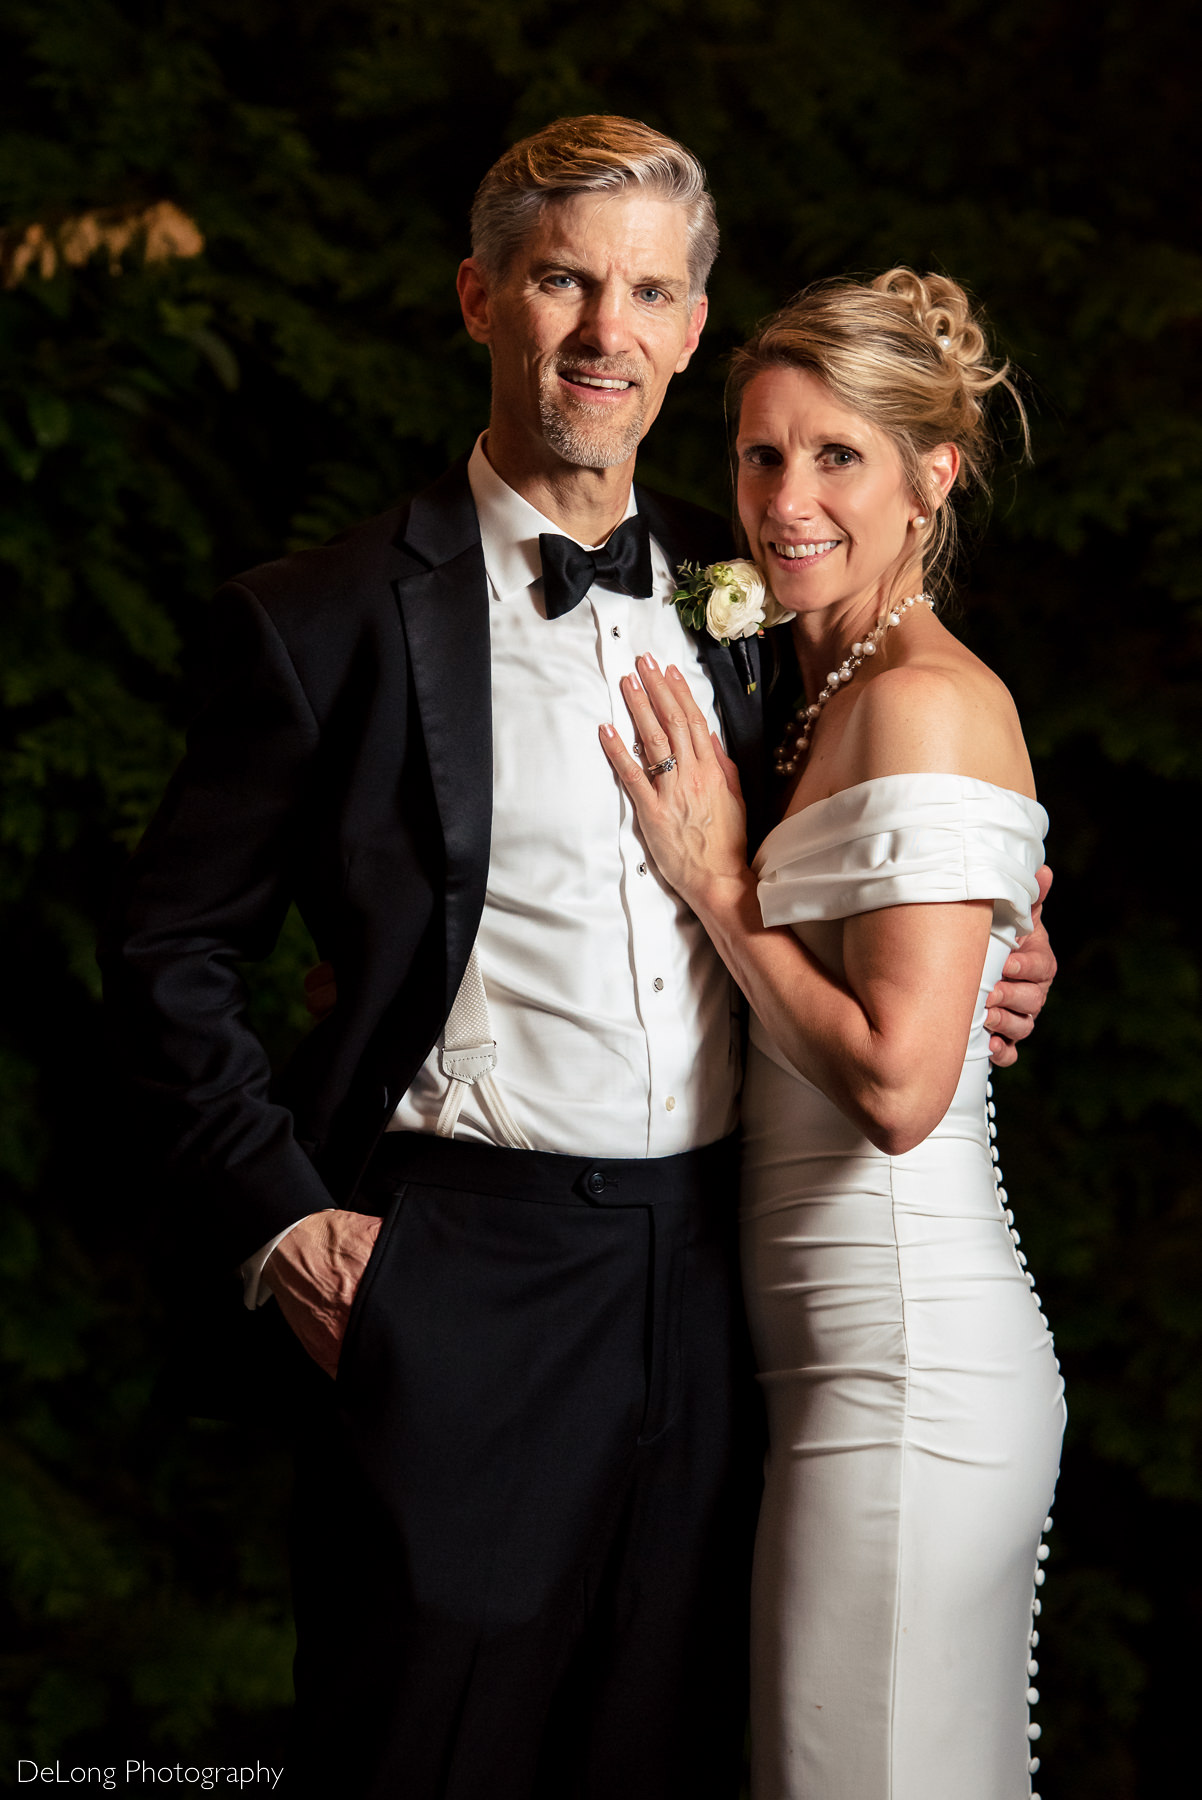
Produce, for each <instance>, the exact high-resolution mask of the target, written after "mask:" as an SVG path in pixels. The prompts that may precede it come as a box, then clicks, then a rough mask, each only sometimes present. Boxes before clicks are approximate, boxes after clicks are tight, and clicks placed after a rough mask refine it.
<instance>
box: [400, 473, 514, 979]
mask: <svg viewBox="0 0 1202 1800" xmlns="http://www.w3.org/2000/svg"><path fill="white" fill-rule="evenodd" d="M398 547H399V548H400V549H401V550H402V551H405V552H407V553H408V554H409V555H411V556H413V557H415V558H418V559H420V561H421V562H424V563H426V564H428V565H429V566H428V567H426V568H420V569H419V570H418V571H417V572H416V573H414V574H412V575H408V576H402V577H401V578H400V579H399V580H398V581H397V582H395V584H394V586H395V590H396V597H397V605H398V606H399V608H400V613H401V620H402V623H403V626H404V630H405V639H406V642H407V644H408V647H409V662H410V668H411V670H412V673H413V685H414V689H415V691H416V694H417V705H418V711H419V713H420V716H421V724H422V733H423V736H424V738H425V742H426V751H427V755H428V757H429V763H430V776H431V780H432V782H433V786H434V798H435V804H436V805H437V807H438V816H439V820H440V822H441V825H442V835H443V844H444V847H445V851H446V909H447V912H446V919H447V924H446V933H447V996H446V1003H447V1010H448V1011H449V1010H450V1007H451V1003H452V1001H453V1000H454V998H455V994H456V992H457V991H458V988H459V983H460V980H461V979H462V976H463V971H464V969H465V967H466V966H467V959H468V957H469V956H470V955H471V951H472V945H473V944H474V943H475V940H476V932H477V930H478V929H479V924H480V914H481V911H482V910H483V906H484V893H485V889H486V887H487V884H488V856H489V845H490V841H491V837H492V677H491V656H490V650H489V622H488V582H487V578H486V576H485V573H484V552H483V550H482V549H481V546H480V528H479V525H478V523H477V520H476V510H475V507H474V506H473V504H472V498H471V489H470V488H469V486H468V481H467V472H466V463H460V464H457V465H456V466H455V467H454V468H453V469H451V470H449V471H448V472H447V474H446V475H444V476H442V477H441V478H440V480H439V481H437V482H435V483H434V485H433V486H432V487H429V488H426V489H425V490H424V491H423V492H422V493H420V494H419V495H418V496H417V497H416V498H415V499H414V501H413V502H412V504H411V506H410V508H409V516H408V520H407V522H406V525H405V526H404V528H403V531H402V535H401V537H400V538H399V539H398Z"/></svg>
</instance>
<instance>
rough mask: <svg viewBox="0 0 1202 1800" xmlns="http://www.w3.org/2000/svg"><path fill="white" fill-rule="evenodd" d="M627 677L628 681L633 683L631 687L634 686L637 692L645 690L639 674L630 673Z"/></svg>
mask: <svg viewBox="0 0 1202 1800" xmlns="http://www.w3.org/2000/svg"><path fill="white" fill-rule="evenodd" d="M626 679H627V681H628V682H629V683H630V685H631V687H632V688H634V690H635V692H636V693H639V694H641V693H642V691H643V684H642V682H641V681H640V680H639V678H638V676H637V675H628V676H627V677H626Z"/></svg>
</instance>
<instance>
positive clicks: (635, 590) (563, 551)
mask: <svg viewBox="0 0 1202 1800" xmlns="http://www.w3.org/2000/svg"><path fill="white" fill-rule="evenodd" d="M538 551H539V555H540V556H541V557H542V559H543V601H544V604H545V605H546V609H547V617H548V618H549V619H558V618H560V617H561V616H562V614H564V613H566V612H571V610H572V608H573V607H574V606H578V605H579V604H580V602H581V601H582V600H583V599H584V596H585V595H586V594H587V593H588V591H589V589H590V588H591V587H592V586H593V585H594V583H596V585H597V586H598V587H607V588H618V589H620V591H621V592H622V593H624V594H633V595H634V596H635V597H636V598H638V599H639V600H645V599H646V598H647V597H648V595H649V594H650V592H651V538H650V534H649V533H648V530H647V522H646V520H645V519H644V518H643V517H642V516H641V514H638V513H636V514H635V516H634V518H633V519H625V520H623V522H622V524H621V525H619V526H618V528H617V530H616V531H614V532H612V533H611V534H610V537H609V540H608V542H606V543H604V544H602V546H601V548H600V549H599V550H584V549H582V548H581V546H580V545H579V544H574V543H573V542H572V540H571V538H566V537H559V536H558V535H557V534H556V533H555V532H551V531H543V532H540V534H539V539H538Z"/></svg>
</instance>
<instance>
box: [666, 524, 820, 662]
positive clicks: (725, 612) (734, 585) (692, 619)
mask: <svg viewBox="0 0 1202 1800" xmlns="http://www.w3.org/2000/svg"><path fill="white" fill-rule="evenodd" d="M676 574H677V582H678V585H677V588H676V592H675V593H674V594H673V596H672V604H673V606H674V607H675V608H676V610H677V612H678V613H679V614H680V619H681V623H682V624H683V625H686V626H688V628H689V630H690V631H700V630H701V628H702V626H704V627H705V629H706V631H708V633H709V635H710V636H711V637H712V638H717V640H718V642H719V643H720V644H725V645H726V646H727V648H728V649H729V650H731V651H732V652H734V653H736V654H737V656H738V660H739V663H740V666H741V668H742V671H743V680H744V683H745V685H746V688H747V692H748V693H749V694H754V692H755V686H756V684H755V682H754V681H753V680H752V679H751V659H750V658H749V656H748V654H747V650H746V647H745V645H744V643H743V639H744V638H750V637H762V636H763V635H764V632H765V631H766V630H768V629H769V628H770V627H771V626H773V625H781V624H783V623H784V621H785V620H786V619H791V618H792V616H793V615H792V613H790V612H789V611H788V609H787V608H786V607H783V606H782V605H781V604H780V601H779V600H777V599H776V598H775V597H774V596H773V595H772V594H771V593H770V592H769V591H768V589H767V587H766V586H765V585H764V577H763V576H762V575H761V574H760V571H759V570H758V569H757V567H756V565H755V564H754V563H753V562H748V561H747V560H746V558H743V557H738V558H736V559H735V560H734V561H733V562H719V563H710V564H709V565H708V566H707V567H705V568H702V566H701V565H700V563H690V562H685V563H681V565H680V567H679V568H678V569H677V571H676Z"/></svg>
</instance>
